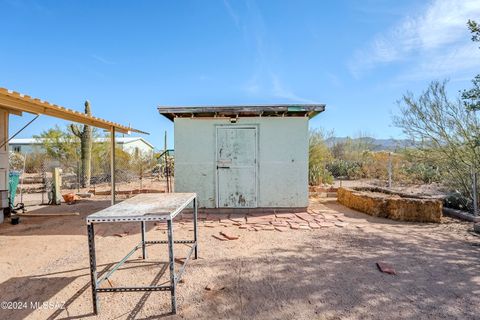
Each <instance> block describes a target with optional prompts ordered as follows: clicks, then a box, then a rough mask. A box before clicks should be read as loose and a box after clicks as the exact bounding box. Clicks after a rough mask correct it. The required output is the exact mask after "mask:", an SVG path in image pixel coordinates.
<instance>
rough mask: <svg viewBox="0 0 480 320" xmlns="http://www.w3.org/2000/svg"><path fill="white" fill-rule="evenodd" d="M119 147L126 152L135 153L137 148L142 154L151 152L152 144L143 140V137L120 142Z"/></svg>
mask: <svg viewBox="0 0 480 320" xmlns="http://www.w3.org/2000/svg"><path fill="white" fill-rule="evenodd" d="M120 146H121V148H122V149H123V150H124V151H125V152H128V153H131V154H133V153H135V150H136V149H138V151H140V152H141V153H142V154H147V153H153V146H152V145H150V144H148V143H147V142H145V140H143V139H137V140H133V141H125V142H123V143H122V144H120Z"/></svg>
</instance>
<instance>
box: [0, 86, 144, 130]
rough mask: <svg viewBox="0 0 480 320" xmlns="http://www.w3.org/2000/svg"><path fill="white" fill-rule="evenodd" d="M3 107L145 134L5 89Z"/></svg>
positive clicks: (1, 91)
mask: <svg viewBox="0 0 480 320" xmlns="http://www.w3.org/2000/svg"><path fill="white" fill-rule="evenodd" d="M1 107H3V108H9V109H11V110H12V111H14V110H16V111H17V112H23V111H24V112H29V113H33V114H45V115H49V116H53V117H56V118H60V119H64V120H67V121H73V122H78V123H82V124H87V125H91V126H94V127H97V128H102V129H106V130H110V128H111V127H112V126H114V127H115V128H116V131H118V132H121V133H126V134H130V133H131V131H135V132H138V133H145V132H142V131H140V130H136V129H132V128H130V127H127V126H123V125H120V124H118V123H115V122H112V121H108V120H104V119H100V118H97V117H93V116H89V115H87V114H85V113H82V112H79V111H76V110H72V109H67V108H64V107H60V106H57V105H54V104H50V103H48V102H45V101H41V100H40V99H32V98H31V97H30V96H27V95H24V96H22V95H20V94H19V93H18V92H9V91H8V90H6V89H4V88H0V108H1Z"/></svg>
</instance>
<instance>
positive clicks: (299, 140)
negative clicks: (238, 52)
mask: <svg viewBox="0 0 480 320" xmlns="http://www.w3.org/2000/svg"><path fill="white" fill-rule="evenodd" d="M158 110H159V112H160V114H161V115H163V116H165V117H166V118H168V119H170V120H171V121H173V122H174V140H175V192H197V193H198V199H199V205H200V207H203V208H277V209H279V208H287V209H288V210H290V211H291V210H292V209H293V208H298V209H299V210H304V209H305V208H306V207H307V206H308V120H309V119H310V118H312V117H314V116H316V115H317V114H319V113H321V112H323V111H324V110H325V105H311V104H309V105H297V104H296V105H273V106H272V105H270V106H226V107H211V106H206V107H159V108H158ZM249 210H250V209H249Z"/></svg>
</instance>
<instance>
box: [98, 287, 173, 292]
mask: <svg viewBox="0 0 480 320" xmlns="http://www.w3.org/2000/svg"><path fill="white" fill-rule="evenodd" d="M171 289H172V287H170V286H150V287H113V288H98V289H97V292H131V291H170V290H171Z"/></svg>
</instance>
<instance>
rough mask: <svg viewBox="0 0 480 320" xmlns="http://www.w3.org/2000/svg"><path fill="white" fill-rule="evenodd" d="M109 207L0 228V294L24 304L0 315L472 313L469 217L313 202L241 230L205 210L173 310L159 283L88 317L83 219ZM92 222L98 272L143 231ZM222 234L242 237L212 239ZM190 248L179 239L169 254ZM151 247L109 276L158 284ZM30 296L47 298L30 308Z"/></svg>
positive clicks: (158, 256)
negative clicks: (404, 218) (304, 225)
mask: <svg viewBox="0 0 480 320" xmlns="http://www.w3.org/2000/svg"><path fill="white" fill-rule="evenodd" d="M108 205H109V201H108V198H106V197H105V198H103V199H102V198H98V197H96V198H95V199H91V200H82V201H80V202H78V203H77V204H75V205H71V206H67V205H63V204H62V205H61V206H54V207H52V206H50V207H40V208H39V209H38V210H37V211H36V212H66V211H77V212H79V213H80V215H79V216H73V217H47V218H34V217H30V218H23V219H22V223H21V224H20V225H16V226H13V225H10V224H8V223H4V224H3V225H0V270H1V271H0V300H1V301H6V302H16V303H17V308H19V307H20V306H18V304H19V303H21V304H22V306H21V309H17V310H8V309H0V319H25V318H26V319H84V318H89V319H90V318H92V319H93V318H98V319H158V318H167V319H169V318H172V319H177V318H184V319H198V318H200V319H386V318H388V319H479V318H480V313H479V309H478V306H479V305H480V273H479V271H478V270H479V265H480V238H479V237H477V236H476V235H475V234H473V233H471V231H470V230H471V229H472V225H471V224H470V223H465V222H459V221H456V220H452V219H447V218H446V219H444V220H443V222H442V223H441V224H419V223H403V222H395V221H391V220H386V219H381V218H373V217H370V216H368V215H365V214H362V213H359V212H356V211H353V210H350V209H348V208H345V207H343V206H341V205H339V204H337V203H335V202H321V201H319V200H315V199H312V201H311V205H310V208H309V209H310V213H315V214H318V215H321V216H322V217H323V218H322V219H324V220H325V221H326V222H327V223H326V224H325V225H324V226H322V227H321V228H318V229H312V230H302V229H299V230H293V229H289V228H284V229H283V232H280V231H276V230H274V231H271V230H262V231H248V230H249V229H251V228H250V227H249V228H248V229H240V228H239V227H238V226H235V225H233V222H231V221H230V222H228V221H227V220H226V217H219V219H222V220H221V221H218V219H215V217H213V218H212V217H203V218H207V219H210V220H217V221H216V222H211V223H205V222H203V221H201V222H200V228H199V241H200V248H199V249H200V258H199V259H198V260H192V261H190V262H189V264H188V266H187V269H186V273H185V274H184V278H183V281H182V283H180V284H179V285H178V289H177V292H178V314H177V315H171V314H169V311H170V294H169V293H168V292H150V293H149V292H147V293H145V292H138V293H103V294H100V304H101V305H100V308H101V309H100V314H99V316H98V317H95V316H94V315H93V313H92V304H91V290H90V278H89V271H88V270H89V269H88V266H89V263H88V247H87V237H86V226H85V216H86V215H87V214H90V213H92V212H95V211H97V210H99V209H102V208H105V207H107V206H108ZM236 218H238V217H236ZM338 222H340V223H338ZM335 223H337V225H335ZM162 229H163V228H162V227H161V226H160V227H159V226H154V225H153V224H152V225H150V226H149V229H148V233H147V236H148V238H149V239H164V238H166V234H165V231H164V230H162ZM96 231H97V238H96V246H97V263H98V265H99V271H102V270H105V269H107V268H108V267H110V266H111V265H112V264H113V263H114V262H116V261H118V260H119V259H120V258H122V257H123V256H124V255H125V254H126V253H127V252H128V251H129V250H130V248H131V247H133V246H134V245H135V244H136V243H137V242H138V241H139V239H140V233H139V231H140V230H139V226H138V224H115V225H99V226H98V228H97V229H96ZM220 231H227V232H229V233H230V234H236V235H239V236H240V239H238V240H230V241H220V240H217V239H215V238H214V237H212V235H218V234H219V232H220ZM117 233H121V234H122V235H125V236H123V237H119V236H118V235H115V234H117ZM174 233H175V235H176V237H177V238H178V239H180V238H184V239H185V238H188V237H189V236H190V235H191V233H192V232H191V226H190V224H189V223H188V222H186V221H183V222H181V223H180V222H179V223H176V224H175V231H174ZM187 250H188V247H187V246H185V245H178V246H177V247H176V256H177V257H183V256H185V254H186V252H187ZM148 254H149V258H148V259H147V260H146V261H143V260H142V259H140V258H141V257H140V252H138V253H136V254H134V255H133V256H132V259H131V260H130V261H129V262H127V263H126V264H125V265H124V266H123V267H122V268H121V270H119V271H117V272H116V273H115V274H114V276H113V277H112V278H111V284H112V285H114V286H119V285H140V284H145V285H148V284H160V283H163V282H165V281H167V279H168V267H167V265H166V264H165V261H166V258H167V250H166V247H165V246H164V245H152V246H149V247H148ZM378 261H384V262H388V263H390V264H392V265H393V266H394V267H395V270H396V273H397V274H396V275H390V274H384V273H381V272H379V270H378V269H377V268H376V265H375V263H376V262H378ZM178 266H179V265H177V268H178ZM106 286H108V284H106ZM206 287H209V288H210V289H211V290H206ZM32 302H40V303H41V302H49V303H51V304H52V306H48V307H45V308H38V307H35V305H33V306H32V305H31V303H32ZM25 303H26V304H25ZM55 304H56V305H55ZM10 306H12V304H10Z"/></svg>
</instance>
